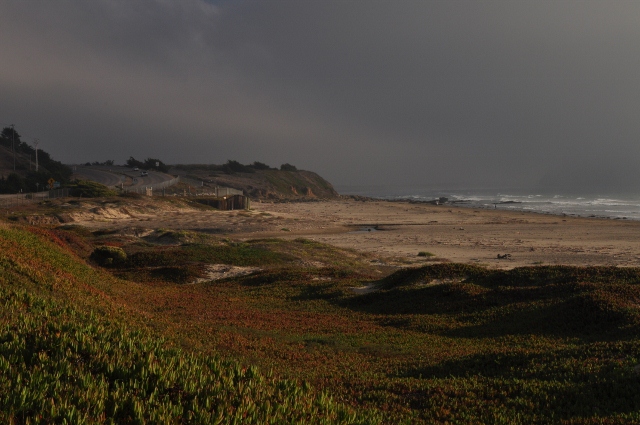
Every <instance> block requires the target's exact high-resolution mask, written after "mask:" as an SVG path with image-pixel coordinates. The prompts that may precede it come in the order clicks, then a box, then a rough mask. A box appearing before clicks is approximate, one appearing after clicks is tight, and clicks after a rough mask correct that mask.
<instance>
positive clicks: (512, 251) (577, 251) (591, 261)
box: [69, 199, 640, 269]
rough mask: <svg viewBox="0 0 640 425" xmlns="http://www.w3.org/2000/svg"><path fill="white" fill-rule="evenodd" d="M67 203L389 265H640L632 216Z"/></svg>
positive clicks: (127, 218)
mask: <svg viewBox="0 0 640 425" xmlns="http://www.w3.org/2000/svg"><path fill="white" fill-rule="evenodd" d="M69 212H70V213H71V216H73V217H74V221H75V222H76V223H77V224H81V225H85V226H87V227H90V228H93V229H97V228H111V229H113V228H118V229H121V231H123V232H125V233H127V232H128V233H133V234H138V235H140V234H145V233H147V232H150V231H152V230H153V229H160V228H163V229H178V230H192V231H200V232H206V233H211V234H218V235H221V236H228V237H231V238H234V239H256V238H267V237H280V238H299V237H304V238H309V239H313V240H316V241H319V242H324V243H328V244H331V245H335V246H338V247H343V248H352V249H356V250H359V251H363V252H369V253H371V254H373V255H375V256H378V257H380V258H381V259H384V260H385V261H389V262H394V263H396V264H407V265H410V264H421V263H428V262H437V261H451V262H461V263H468V264H479V265H484V266H487V267H491V268H505V269H509V268H513V267H519V266H531V265H541V264H543V265H554V264H566V265H579V266H587V265H610V266H640V222H637V221H630V220H610V219H592V218H577V217H570V216H566V217H563V216H552V215H545V214H535V213H524V212H513V211H503V210H500V209H497V210H486V209H471V208H462V207H452V206H448V205H439V206H436V205H429V204H412V203H408V202H386V201H365V202H363V201H356V200H351V199H348V200H335V201H320V202H295V203H271V202H254V203H253V204H252V210H251V211H213V210H196V209H194V210H188V211H186V210H184V209H172V208H158V207H157V206H155V207H153V208H149V207H147V208H131V207H129V208H122V207H120V206H116V205H113V206H111V207H110V206H109V205H106V206H105V205H103V206H102V207H100V208H93V209H91V210H89V211H86V210H85V212H82V213H81V212H79V211H77V212H72V211H69ZM419 252H424V253H427V254H425V255H426V256H418V253H419ZM498 256H500V257H503V258H498Z"/></svg>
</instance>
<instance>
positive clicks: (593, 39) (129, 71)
mask: <svg viewBox="0 0 640 425" xmlns="http://www.w3.org/2000/svg"><path fill="white" fill-rule="evenodd" d="M639 16H640V5H639V4H637V3H632V2H586V1H575V2H573V1H555V2H513V1H508V2H478V1H472V2H462V1H457V2H444V1H443V2H440V1H438V2H429V1H423V2H417V1H406V2H405V1H393V2H382V1H356V0H350V1H284V0H279V1H246V2H245V1H215V2H211V1H210V2H204V1H199V0H187V1H166V0H165V1H161V0H144V1H138V2H126V1H106V0H104V1H92V2H80V1H66V2H65V1H60V2H46V1H42V2H37V1H32V2H18V1H15V2H6V3H4V5H3V6H2V8H1V9H0V19H1V21H0V31H1V35H2V36H1V37H0V54H2V56H3V58H5V60H3V67H2V71H0V90H1V92H2V97H3V99H2V102H1V103H0V121H6V123H8V122H9V121H12V122H15V123H16V125H18V129H23V132H24V133H34V134H37V136H39V137H40V138H41V139H42V140H43V141H44V140H49V141H50V142H51V143H52V144H55V145H56V146H58V147H59V148H53V147H52V148H50V150H51V151H52V152H53V153H54V156H56V157H60V158H62V159H63V160H66V161H86V160H95V159H106V158H107V157H109V158H115V159H116V160H118V161H122V160H124V159H126V158H127V157H128V156H129V155H133V156H137V157H144V156H157V157H162V158H165V159H166V160H167V161H170V162H218V163H219V162H223V161H225V160H226V159H230V158H233V159H238V160H240V161H243V162H250V161H253V160H260V161H264V162H267V163H270V164H272V165H279V164H280V163H283V162H290V163H295V164H296V165H298V166H300V167H303V168H307V169H312V170H316V171H318V172H320V173H321V174H323V175H325V176H326V177H328V178H329V179H330V180H332V181H333V182H334V183H338V184H340V183H343V184H344V183H347V184H348V183H360V184H363V183H377V184H380V183H385V182H389V183H397V184H403V183H408V182H411V183H423V184H432V185H436V186H438V185H440V186H446V185H459V186H505V185H512V186H513V185H533V184H536V183H537V182H539V181H541V182H542V183H544V184H545V185H547V186H550V187H553V186H554V185H555V184H557V183H559V182H565V183H566V182H568V181H575V182H577V183H575V184H576V185H579V182H580V181H583V180H581V177H580V176H587V175H588V176H591V177H593V176H598V178H597V183H598V184H602V183H603V182H604V183H607V182H610V183H612V184H613V183H615V184H620V182H622V181H626V182H629V181H632V183H633V184H635V183H636V181H633V180H634V173H633V170H634V169H635V168H638V166H639V165H640V161H638V160H636V159H635V158H640V155H639V154H640V145H639V144H638V143H637V140H638V135H640V124H638V122H637V119H636V118H635V113H636V111H638V110H639V108H638V107H639V106H640V96H638V95H639V94H640V93H639V92H640V87H639V85H638V83H637V82H636V79H637V75H640V73H639V71H640V52H639V48H638V46H637V40H639V39H640V28H639V26H638V25H637V19H638V17H639ZM6 58H10V60H9V61H7V60H6ZM6 123H5V124H6ZM43 143H44V142H43ZM45 149H46V148H45ZM584 181H586V180H584ZM589 184H592V183H589Z"/></svg>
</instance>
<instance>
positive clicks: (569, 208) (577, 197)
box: [337, 186, 640, 220]
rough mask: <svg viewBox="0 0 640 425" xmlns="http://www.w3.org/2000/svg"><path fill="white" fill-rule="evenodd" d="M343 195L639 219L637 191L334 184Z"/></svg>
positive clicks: (639, 203) (638, 196)
mask: <svg viewBox="0 0 640 425" xmlns="http://www.w3.org/2000/svg"><path fill="white" fill-rule="evenodd" d="M337 190H338V192H339V193H340V194H343V195H361V196H369V197H373V198H379V199H388V200H401V199H406V200H414V201H432V200H435V199H439V198H447V204H448V205H455V206H460V207H469V208H490V209H501V210H511V211H528V212H535V213H540V214H554V215H569V216H579V217H598V218H609V219H619V220H620V219H622V220H640V190H639V191H638V193H625V194H611V193H599V194H563V193H546V194H545V193H535V192H533V191H531V192H527V191H524V190H434V189H423V188H419V187H413V188H402V187H374V186H370V187H363V186H360V187H357V186H343V187H337Z"/></svg>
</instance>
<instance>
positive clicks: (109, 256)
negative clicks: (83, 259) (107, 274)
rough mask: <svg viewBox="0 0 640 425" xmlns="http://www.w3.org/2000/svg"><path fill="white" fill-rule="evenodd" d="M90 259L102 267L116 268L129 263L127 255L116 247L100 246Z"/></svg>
mask: <svg viewBox="0 0 640 425" xmlns="http://www.w3.org/2000/svg"><path fill="white" fill-rule="evenodd" d="M90 258H91V259H92V260H93V261H95V262H96V263H98V264H100V265H101V266H114V265H117V264H122V263H124V262H125V261H127V253H126V252H124V251H123V249H122V248H118V247H115V246H99V247H97V248H96V249H94V250H93V252H92V253H91V257H90Z"/></svg>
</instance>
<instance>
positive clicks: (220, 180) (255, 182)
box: [170, 165, 339, 199]
mask: <svg viewBox="0 0 640 425" xmlns="http://www.w3.org/2000/svg"><path fill="white" fill-rule="evenodd" d="M245 168H246V167H245ZM247 170H250V171H251V172H228V171H227V172H225V171H223V170H221V166H216V165H212V166H207V165H177V166H175V167H173V168H172V169H171V170H170V173H171V174H176V175H180V176H182V177H186V178H187V179H192V180H193V181H195V182H204V186H202V187H203V188H210V187H214V186H222V187H232V188H234V189H238V190H242V191H244V192H245V193H246V194H248V195H249V196H251V197H253V198H267V199H296V198H307V199H317V198H321V199H331V198H336V197H338V196H339V195H338V193H337V192H336V191H335V189H334V188H333V186H332V185H331V183H329V182H328V181H326V180H325V179H323V178H322V177H320V176H319V175H318V174H316V173H314V172H311V171H302V170H297V171H282V170H275V169H266V170H263V169H251V168H247Z"/></svg>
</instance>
